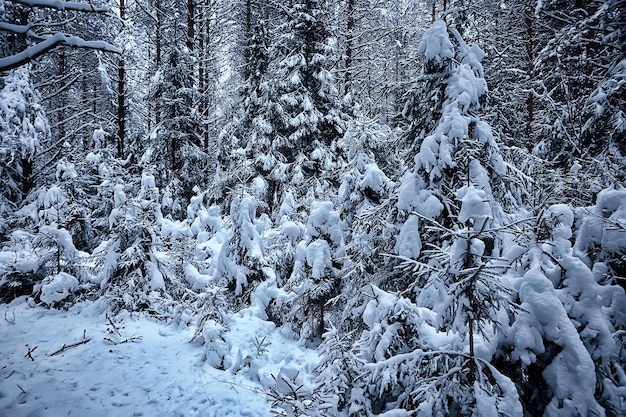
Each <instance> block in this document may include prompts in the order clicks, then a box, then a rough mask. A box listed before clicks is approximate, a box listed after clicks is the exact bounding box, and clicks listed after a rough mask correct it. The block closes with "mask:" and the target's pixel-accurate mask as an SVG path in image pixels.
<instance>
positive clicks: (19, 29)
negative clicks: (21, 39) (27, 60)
mask: <svg viewBox="0 0 626 417" xmlns="http://www.w3.org/2000/svg"><path fill="white" fill-rule="evenodd" d="M31 28H32V25H16V24H14V23H7V22H0V30H3V31H5V32H11V33H17V34H20V35H21V34H24V33H27V32H28V31H29V30H31Z"/></svg>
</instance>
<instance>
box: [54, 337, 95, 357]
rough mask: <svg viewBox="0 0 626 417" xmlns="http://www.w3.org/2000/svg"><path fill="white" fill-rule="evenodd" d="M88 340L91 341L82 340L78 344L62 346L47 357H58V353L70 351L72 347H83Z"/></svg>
mask: <svg viewBox="0 0 626 417" xmlns="http://www.w3.org/2000/svg"><path fill="white" fill-rule="evenodd" d="M90 340H91V339H83V340H81V341H79V342H76V343H70V344H69V345H65V344H64V345H63V346H61V348H60V349H58V350H55V351H54V352H52V353H51V354H50V355H49V356H54V355H58V354H59V353H61V352H65V351H66V350H68V349H71V348H73V347H76V346H80V345H84V344H85V343H87V342H89V341H90Z"/></svg>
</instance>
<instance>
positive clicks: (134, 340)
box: [104, 336, 141, 345]
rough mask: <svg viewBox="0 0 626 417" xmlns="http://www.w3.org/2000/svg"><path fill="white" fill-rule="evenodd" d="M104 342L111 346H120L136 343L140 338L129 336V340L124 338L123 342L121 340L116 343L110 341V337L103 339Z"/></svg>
mask: <svg viewBox="0 0 626 417" xmlns="http://www.w3.org/2000/svg"><path fill="white" fill-rule="evenodd" d="M104 340H106V341H107V342H109V343H111V344H113V345H121V344H122V343H130V342H136V341H138V340H141V336H131V337H129V338H126V339H124V340H122V341H121V342H116V341H115V340H113V339H111V338H110V337H105V338H104Z"/></svg>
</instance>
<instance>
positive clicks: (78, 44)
mask: <svg viewBox="0 0 626 417" xmlns="http://www.w3.org/2000/svg"><path fill="white" fill-rule="evenodd" d="M59 45H66V46H71V47H74V48H86V49H97V50H100V51H104V52H113V53H116V54H119V53H122V51H121V50H120V49H119V48H118V47H116V46H113V45H111V44H110V43H108V42H104V41H86V40H84V39H82V38H79V37H77V36H67V35H64V34H63V33H56V34H54V35H52V36H49V37H46V39H45V40H44V41H42V42H39V43H38V44H36V45H33V46H29V47H28V48H26V49H25V50H24V51H22V52H20V53H18V54H15V55H11V56H8V57H6V58H0V71H9V70H12V69H15V68H18V67H20V66H22V65H25V64H27V63H28V62H30V61H32V60H33V59H35V58H37V57H39V56H41V55H43V54H45V53H46V52H49V51H50V50H52V49H54V48H56V47H57V46H59Z"/></svg>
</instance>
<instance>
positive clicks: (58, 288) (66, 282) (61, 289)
mask: <svg viewBox="0 0 626 417" xmlns="http://www.w3.org/2000/svg"><path fill="white" fill-rule="evenodd" d="M77 288H78V280H77V279H76V278H74V277H73V276H71V275H69V274H66V273H65V272H60V273H58V274H57V275H54V276H51V277H47V278H45V279H44V280H43V285H42V287H41V296H40V298H41V301H43V302H44V303H46V304H48V305H52V304H54V303H56V302H59V301H61V300H64V299H66V298H67V297H68V296H69V295H71V294H72V293H73V292H74V291H76V289H77Z"/></svg>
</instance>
